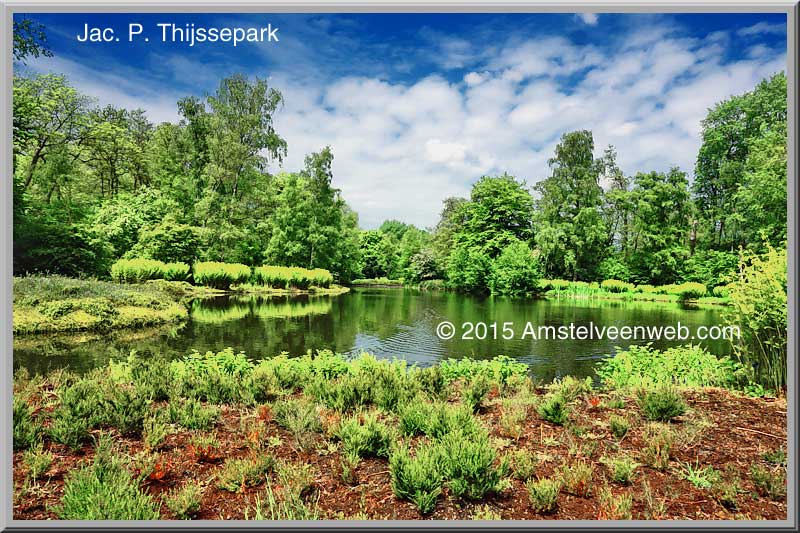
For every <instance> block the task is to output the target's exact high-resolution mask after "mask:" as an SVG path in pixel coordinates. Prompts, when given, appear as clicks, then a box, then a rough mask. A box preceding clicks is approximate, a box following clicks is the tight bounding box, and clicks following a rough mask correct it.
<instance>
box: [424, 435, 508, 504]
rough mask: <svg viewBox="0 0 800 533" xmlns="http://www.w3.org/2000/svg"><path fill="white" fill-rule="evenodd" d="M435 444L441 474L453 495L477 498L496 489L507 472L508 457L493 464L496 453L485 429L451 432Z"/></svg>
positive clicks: (470, 498)
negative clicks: (474, 431)
mask: <svg viewBox="0 0 800 533" xmlns="http://www.w3.org/2000/svg"><path fill="white" fill-rule="evenodd" d="M436 447H437V449H438V450H439V454H440V465H441V469H442V475H443V477H444V479H446V480H447V485H448V487H449V488H450V493H451V494H452V495H453V496H455V497H456V498H465V499H468V500H479V499H482V498H484V497H485V496H486V495H487V494H490V493H495V492H499V488H500V486H501V485H500V481H501V480H502V479H503V478H504V477H505V476H506V475H508V471H509V467H508V460H507V459H506V458H503V460H501V461H500V464H499V465H497V466H495V459H496V457H497V452H496V451H495V450H494V448H493V447H492V445H491V443H490V441H489V436H488V434H487V433H486V432H477V433H465V432H463V431H460V430H455V431H451V432H450V433H448V434H446V435H444V436H443V437H442V438H441V439H440V440H439V441H438V443H437V445H436Z"/></svg>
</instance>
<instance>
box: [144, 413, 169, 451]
mask: <svg viewBox="0 0 800 533" xmlns="http://www.w3.org/2000/svg"><path fill="white" fill-rule="evenodd" d="M169 432H170V428H169V427H168V426H167V424H165V423H164V422H163V421H162V420H161V417H159V416H153V415H151V416H147V417H145V419H144V423H143V427H142V441H143V442H144V446H145V448H146V449H148V450H157V449H158V448H159V447H160V446H161V444H163V443H164V439H165V438H166V437H167V435H168V434H169Z"/></svg>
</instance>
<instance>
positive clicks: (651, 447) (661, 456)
mask: <svg viewBox="0 0 800 533" xmlns="http://www.w3.org/2000/svg"><path fill="white" fill-rule="evenodd" d="M642 438H643V440H644V442H645V446H644V448H642V460H643V461H644V462H645V464H646V465H647V466H649V467H651V468H655V469H656V470H666V469H667V468H668V467H669V459H670V454H671V453H672V447H673V445H674V444H675V433H674V432H673V431H672V429H671V428H670V427H669V426H666V425H661V424H649V425H647V426H646V427H645V430H644V433H643V434H642Z"/></svg>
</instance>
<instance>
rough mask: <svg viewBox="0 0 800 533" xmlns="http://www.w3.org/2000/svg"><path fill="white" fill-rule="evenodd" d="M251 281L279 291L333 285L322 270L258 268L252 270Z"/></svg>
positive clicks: (275, 267) (331, 278)
mask: <svg viewBox="0 0 800 533" xmlns="http://www.w3.org/2000/svg"><path fill="white" fill-rule="evenodd" d="M253 281H255V282H256V283H258V284H261V285H268V286H270V287H273V288H279V289H289V288H295V289H308V288H309V287H311V286H315V287H323V288H327V287H330V285H331V284H332V283H333V275H332V274H331V273H330V272H329V271H327V270H325V269H322V268H315V269H313V270H309V269H306V268H301V267H282V266H260V267H255V268H254V269H253Z"/></svg>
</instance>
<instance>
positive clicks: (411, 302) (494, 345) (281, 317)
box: [14, 289, 730, 380]
mask: <svg viewBox="0 0 800 533" xmlns="http://www.w3.org/2000/svg"><path fill="white" fill-rule="evenodd" d="M189 315H190V317H189V320H188V321H186V322H185V323H183V324H181V325H179V326H175V325H172V326H169V327H163V328H158V329H148V330H138V331H115V332H110V333H104V334H81V335H69V336H64V335H57V336H50V335H47V336H42V335H39V336H25V337H17V338H15V339H14V366H15V368H17V367H20V366H24V367H27V368H28V369H29V370H30V371H32V372H47V371H49V370H51V369H54V368H58V367H70V368H72V369H73V370H77V371H86V370H88V369H90V368H92V367H95V366H98V365H105V364H107V363H108V361H109V359H122V358H124V357H127V356H128V354H129V353H130V352H131V350H136V351H137V352H138V353H140V354H151V355H152V354H161V355H164V356H167V357H170V358H175V357H182V356H183V355H185V354H187V353H189V352H191V351H192V350H198V351H201V352H205V351H207V350H214V351H220V350H222V349H224V348H226V347H229V346H230V347H232V348H233V349H234V350H235V351H244V352H245V353H247V355H248V356H250V357H252V358H259V357H262V356H270V355H275V354H278V353H280V352H282V351H286V352H288V353H289V354H290V355H298V354H302V353H305V352H306V351H307V350H317V349H323V348H329V349H331V350H333V351H336V352H341V353H346V354H355V353H359V352H361V351H367V352H370V353H373V354H375V355H376V356H377V357H387V358H392V357H399V358H404V359H407V360H408V361H409V362H414V363H418V364H420V365H422V366H425V365H429V364H432V363H435V362H436V361H439V360H441V359H444V358H448V357H453V358H459V357H472V358H474V359H488V358H491V357H494V356H496V355H501V354H503V355H507V356H510V357H513V358H515V359H518V360H520V361H523V362H526V363H528V364H530V365H531V370H532V373H533V375H535V376H536V377H538V378H541V379H543V380H551V379H552V378H554V377H557V376H563V375H574V376H579V377H584V376H590V375H593V369H594V366H595V364H596V362H597V361H598V360H600V359H602V358H603V357H606V356H608V355H610V354H613V353H614V352H615V350H616V348H615V347H616V346H628V345H630V344H644V343H647V342H650V340H646V339H641V340H629V341H624V340H621V339H616V340H609V339H607V338H604V339H599V338H594V339H586V340H577V339H575V340H559V339H557V338H549V339H547V338H532V336H531V334H530V330H529V331H528V334H527V335H525V333H526V332H525V326H526V325H527V324H528V323H530V324H532V326H533V327H534V328H537V327H538V326H539V325H545V326H556V327H557V326H562V325H569V324H570V323H572V324H575V326H576V327H577V326H580V325H584V326H587V327H591V325H592V324H594V326H595V327H597V328H602V327H603V326H606V327H609V326H616V327H622V326H645V327H647V326H651V327H653V326H656V327H657V326H669V325H677V324H678V323H679V322H680V324H682V325H685V326H687V327H688V328H689V329H690V331H692V332H694V331H695V328H697V327H698V326H714V325H720V324H723V323H724V320H723V309H722V308H701V309H689V308H684V307H681V306H679V305H677V304H673V303H640V302H620V301H610V300H591V301H585V300H584V301H582V300H563V299H562V300H542V299H539V300H533V299H520V298H500V297H477V296H468V295H463V294H456V293H451V292H437V291H431V292H422V291H416V290H410V289H354V290H352V291H351V292H349V293H347V294H343V295H340V296H291V297H288V296H281V297H239V296H225V297H218V298H213V299H204V300H195V301H193V302H192V303H191V307H190V313H189ZM444 320H447V321H449V322H452V323H453V324H455V325H456V326H457V328H458V329H459V331H458V334H457V335H456V336H455V338H453V339H450V340H442V339H441V338H439V337H438V336H437V334H436V327H437V325H438V324H439V323H440V322H442V321H444ZM464 322H474V323H476V322H485V323H492V322H497V323H498V324H499V325H498V331H497V335H498V337H500V338H498V339H492V338H491V335H492V334H491V331H487V332H486V337H487V338H486V339H484V340H480V339H479V338H473V339H462V338H460V337H461V333H462V331H461V330H460V328H461V325H462V324H463V323H464ZM505 322H510V323H512V324H513V326H512V327H511V329H512V331H513V332H514V338H513V339H503V338H502V335H503V330H502V328H503V323H505ZM483 333H484V332H483V331H481V330H480V328H479V330H478V331H477V334H476V335H473V337H480V336H483V335H482V334H483ZM537 333H538V332H537ZM507 334H508V332H507ZM523 336H525V338H522V337H523ZM542 336H543V335H539V337H542ZM595 337H597V335H596V336H595ZM687 342H688V341H680V340H672V341H668V340H652V343H653V346H655V347H657V348H667V347H670V346H675V345H679V344H685V343H687ZM700 344H703V345H704V346H706V347H707V348H708V349H709V350H710V351H712V352H713V353H715V354H717V355H727V354H729V353H730V345H729V342H728V341H726V340H718V341H703V342H700Z"/></svg>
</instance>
